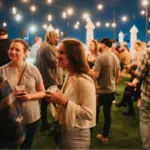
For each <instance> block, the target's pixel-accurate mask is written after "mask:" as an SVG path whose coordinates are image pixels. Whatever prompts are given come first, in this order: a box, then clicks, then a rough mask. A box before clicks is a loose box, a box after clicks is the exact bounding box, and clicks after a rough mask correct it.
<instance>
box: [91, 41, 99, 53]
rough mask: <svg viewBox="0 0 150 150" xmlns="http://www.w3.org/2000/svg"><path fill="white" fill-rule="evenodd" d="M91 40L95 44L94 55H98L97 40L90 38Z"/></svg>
mask: <svg viewBox="0 0 150 150" xmlns="http://www.w3.org/2000/svg"><path fill="white" fill-rule="evenodd" d="M91 42H93V43H94V45H95V49H94V50H95V53H96V56H98V52H99V47H98V42H97V41H96V40H91Z"/></svg>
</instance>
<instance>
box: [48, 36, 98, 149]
mask: <svg viewBox="0 0 150 150" xmlns="http://www.w3.org/2000/svg"><path fill="white" fill-rule="evenodd" d="M57 60H58V66H60V67H62V68H63V69H65V70H66V71H67V72H68V74H67V76H66V79H65V82H64V85H63V87H62V90H61V91H60V90H57V91H56V92H52V91H51V92H50V93H49V94H46V97H47V100H48V101H49V102H51V103H55V104H57V105H56V108H55V113H52V114H55V115H54V118H55V120H58V121H59V122H60V124H61V130H60V131H61V134H60V148H61V149H80V150H81V149H89V148H90V143H91V134H90V130H89V129H90V128H91V127H94V126H95V124H96V89H95V84H94V81H93V79H92V76H91V75H90V74H89V71H90V68H89V66H88V63H87V61H86V57H85V54H84V48H83V45H82V44H81V42H80V41H78V40H76V39H71V38H69V39H65V40H63V41H62V42H61V43H60V45H59V47H58V55H57Z"/></svg>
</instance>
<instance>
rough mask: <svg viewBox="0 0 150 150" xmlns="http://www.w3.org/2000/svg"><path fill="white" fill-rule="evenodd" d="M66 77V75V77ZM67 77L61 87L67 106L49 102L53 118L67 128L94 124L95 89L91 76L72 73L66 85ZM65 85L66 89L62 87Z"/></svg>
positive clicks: (87, 126)
mask: <svg viewBox="0 0 150 150" xmlns="http://www.w3.org/2000/svg"><path fill="white" fill-rule="evenodd" d="M67 78H68V77H67ZM66 82H67V79H66V80H65V83H64V85H63V88H62V92H63V94H64V97H65V99H67V100H68V104H67V107H66V108H65V107H63V106H60V105H59V106H57V108H56V109H55V108H54V107H53V104H51V111H52V115H53V117H54V119H55V120H59V122H60V123H61V124H63V125H64V126H66V127H67V128H68V129H72V128H74V127H78V128H91V127H93V126H95V125H96V90H95V84H94V81H93V80H92V78H90V77H89V76H88V75H85V74H82V75H80V76H77V75H74V76H73V77H72V79H71V81H70V83H69V84H68V85H67V86H66ZM65 87H66V89H64V88H65Z"/></svg>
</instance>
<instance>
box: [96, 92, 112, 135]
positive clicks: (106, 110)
mask: <svg viewBox="0 0 150 150" xmlns="http://www.w3.org/2000/svg"><path fill="white" fill-rule="evenodd" d="M113 100H114V93H108V94H100V95H99V97H98V104H97V109H96V122H97V123H98V120H99V113H100V107H101V106H103V114H104V127H103V131H102V135H103V136H104V137H108V135H109V130H110V126H111V107H112V101H113Z"/></svg>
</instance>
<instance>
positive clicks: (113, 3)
mask: <svg viewBox="0 0 150 150" xmlns="http://www.w3.org/2000/svg"><path fill="white" fill-rule="evenodd" d="M99 3H101V4H103V5H104V9H103V10H97V5H98V4H99ZM31 4H35V5H36V6H37V11H36V12H35V13H31V12H30V10H29V7H30V6H31ZM13 6H15V7H16V8H17V10H18V12H19V13H20V14H21V15H22V16H23V20H22V21H21V22H17V21H16V20H15V19H14V15H13V14H12V12H11V10H12V7H13ZM68 7H72V8H73V9H74V14H73V16H70V17H67V18H66V19H62V17H61V14H62V12H63V11H65V10H66V9H67V8H68ZM142 8H143V7H142V6H141V0H53V3H52V4H47V3H46V0H29V2H28V3H23V2H21V0H0V26H2V23H3V22H6V23H7V27H6V28H7V30H8V32H9V37H10V39H13V38H16V37H20V34H21V31H22V30H25V29H26V30H27V29H28V26H29V25H30V24H33V23H34V24H36V25H37V26H38V31H37V32H36V33H35V34H34V35H32V34H30V43H31V42H32V41H33V37H34V36H37V35H38V36H42V38H44V34H45V31H44V30H43V28H42V25H43V24H44V23H47V24H50V22H48V21H47V20H46V16H47V15H48V14H51V15H52V16H53V20H52V21H51V24H52V25H53V27H54V28H59V29H60V31H62V32H65V33H66V35H67V36H68V37H75V38H78V39H80V40H81V41H83V42H85V39H86V38H85V37H86V30H85V25H86V21H84V20H83V19H82V14H83V13H84V12H88V13H90V15H91V20H92V21H93V23H94V24H95V23H96V21H100V22H101V27H96V28H95V30H94V36H95V39H100V38H102V37H109V38H111V39H112V38H113V29H112V27H108V28H106V27H105V23H106V22H110V23H112V22H113V11H115V18H116V23H117V27H116V34H117V35H118V33H119V32H120V31H123V32H124V34H125V40H126V41H128V40H129V39H130V34H129V30H130V28H131V27H132V26H133V25H134V24H135V25H136V26H137V28H138V29H139V33H138V39H140V40H144V41H145V17H144V16H141V14H140V11H141V10H142ZM123 15H127V17H128V21H127V22H122V21H121V17H122V16H123ZM77 21H80V27H79V29H78V30H75V29H74V24H75V23H76V22H77ZM116 38H117V36H116Z"/></svg>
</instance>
